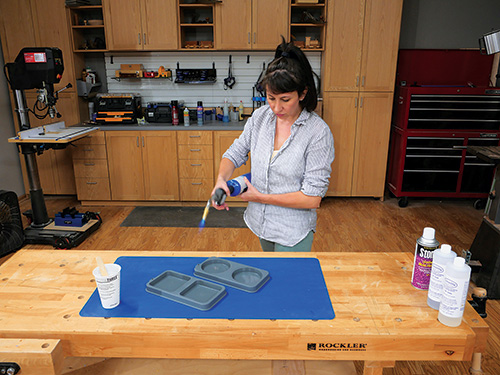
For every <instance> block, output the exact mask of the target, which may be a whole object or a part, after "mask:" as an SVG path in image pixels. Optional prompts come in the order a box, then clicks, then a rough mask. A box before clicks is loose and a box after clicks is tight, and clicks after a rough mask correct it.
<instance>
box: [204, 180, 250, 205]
mask: <svg viewBox="0 0 500 375" xmlns="http://www.w3.org/2000/svg"><path fill="white" fill-rule="evenodd" d="M243 177H246V178H247V180H248V181H252V174H251V173H246V174H243V175H241V176H238V177H236V178H233V179H232V180H229V181H228V182H226V183H227V187H228V189H229V192H230V193H231V196H232V197H236V196H237V195H240V194H241V193H244V192H245V191H246V190H247V184H246V183H245V180H244V178H243ZM212 200H213V201H214V202H215V204H216V205H217V206H220V205H222V204H224V202H225V201H226V192H225V191H224V190H222V189H220V188H219V189H217V190H216V191H215V193H214V195H213V197H212Z"/></svg>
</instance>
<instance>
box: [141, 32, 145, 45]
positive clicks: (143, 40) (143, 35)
mask: <svg viewBox="0 0 500 375" xmlns="http://www.w3.org/2000/svg"><path fill="white" fill-rule="evenodd" d="M142 43H143V44H144V45H146V33H144V34H142Z"/></svg>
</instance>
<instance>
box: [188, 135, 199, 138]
mask: <svg viewBox="0 0 500 375" xmlns="http://www.w3.org/2000/svg"><path fill="white" fill-rule="evenodd" d="M189 138H201V135H190V136H189Z"/></svg>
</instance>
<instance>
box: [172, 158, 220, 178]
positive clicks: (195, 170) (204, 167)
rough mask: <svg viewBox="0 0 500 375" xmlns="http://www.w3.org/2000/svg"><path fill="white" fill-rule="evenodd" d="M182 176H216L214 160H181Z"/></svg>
mask: <svg viewBox="0 0 500 375" xmlns="http://www.w3.org/2000/svg"><path fill="white" fill-rule="evenodd" d="M179 177H180V178H209V179H213V178H214V169H213V162H212V160H179Z"/></svg>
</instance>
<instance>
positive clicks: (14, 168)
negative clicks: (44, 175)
mask: <svg viewBox="0 0 500 375" xmlns="http://www.w3.org/2000/svg"><path fill="white" fill-rule="evenodd" d="M1 52H2V50H1V46H0V65H1V66H2V69H3V66H4V61H3V54H2V53H1ZM9 91H10V87H9V85H8V83H7V80H6V78H5V75H4V74H3V73H1V74H0V190H9V191H14V192H15V193H16V194H17V195H23V194H24V185H23V179H22V175H21V164H20V160H19V155H18V151H17V147H16V146H15V145H14V144H12V143H8V142H7V139H8V138H10V137H13V136H14V135H15V128H14V121H13V119H12V112H11V106H10V97H9Z"/></svg>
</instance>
